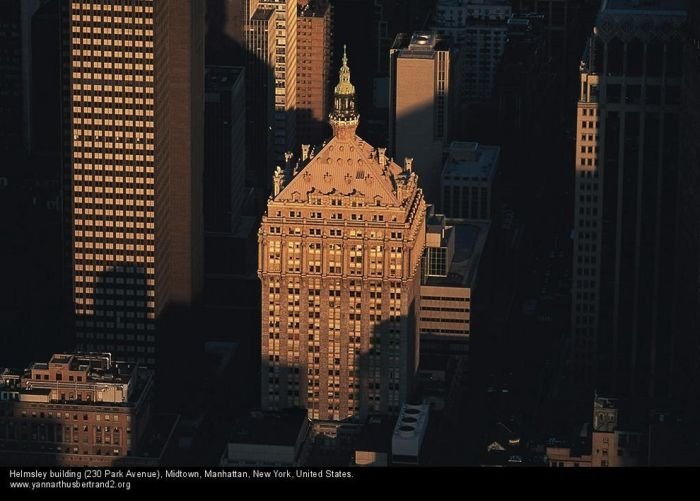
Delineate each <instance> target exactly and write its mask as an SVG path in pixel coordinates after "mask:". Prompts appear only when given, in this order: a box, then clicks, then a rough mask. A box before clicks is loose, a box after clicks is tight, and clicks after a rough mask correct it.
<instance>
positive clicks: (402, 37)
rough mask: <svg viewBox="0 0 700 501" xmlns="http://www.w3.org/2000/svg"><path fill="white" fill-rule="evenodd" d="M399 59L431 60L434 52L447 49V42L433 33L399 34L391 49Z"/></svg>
mask: <svg viewBox="0 0 700 501" xmlns="http://www.w3.org/2000/svg"><path fill="white" fill-rule="evenodd" d="M391 48H392V49H394V50H399V51H400V53H399V56H400V57H407V58H419V59H432V58H433V56H434V54H435V52H436V51H444V50H448V49H449V41H448V40H445V39H444V38H441V37H440V36H439V35H438V34H437V33H435V32H433V31H416V32H414V33H413V34H412V35H410V36H409V35H408V34H406V33H399V34H397V35H396V38H395V39H394V43H393V45H392V47H391Z"/></svg>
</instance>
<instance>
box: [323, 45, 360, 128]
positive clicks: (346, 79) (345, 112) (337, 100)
mask: <svg viewBox="0 0 700 501" xmlns="http://www.w3.org/2000/svg"><path fill="white" fill-rule="evenodd" d="M338 73H339V78H338V85H336V86H335V91H334V98H333V112H331V114H330V115H329V118H330V123H331V127H333V135H334V136H335V137H337V138H338V139H340V140H350V139H352V138H353V137H355V131H356V130H357V125H358V124H359V122H360V115H359V114H358V113H357V110H356V109H355V86H354V85H353V84H352V82H351V81H350V67H349V66H348V54H347V47H346V46H343V65H342V66H341V67H340V71H339V72H338Z"/></svg>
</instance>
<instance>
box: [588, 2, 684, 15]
mask: <svg viewBox="0 0 700 501" xmlns="http://www.w3.org/2000/svg"><path fill="white" fill-rule="evenodd" d="M693 1H697V0H693ZM600 11H601V13H608V12H609V13H611V14H634V15H645V14H654V15H672V16H677V15H679V14H683V13H685V12H686V8H685V0H604V3H603V6H602V7H601V9H600Z"/></svg>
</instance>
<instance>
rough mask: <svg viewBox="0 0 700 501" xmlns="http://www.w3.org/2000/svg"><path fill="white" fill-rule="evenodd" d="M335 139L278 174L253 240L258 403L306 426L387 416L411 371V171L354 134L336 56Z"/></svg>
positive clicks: (420, 213) (419, 219)
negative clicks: (258, 302)
mask: <svg viewBox="0 0 700 501" xmlns="http://www.w3.org/2000/svg"><path fill="white" fill-rule="evenodd" d="M343 61H344V63H343V66H342V68H341V70H340V82H339V84H338V85H337V86H336V88H335V100H334V111H333V112H332V113H331V115H330V122H331V126H332V128H333V131H334V137H333V138H331V139H330V140H329V141H328V142H327V143H326V144H325V146H323V148H321V149H320V151H318V152H315V151H314V150H311V151H309V150H308V149H307V148H303V151H302V157H301V159H300V161H299V162H298V163H297V164H296V165H292V162H291V160H290V161H289V162H288V166H287V167H288V168H287V172H284V171H282V170H281V169H278V171H277V172H276V174H275V176H274V180H273V185H274V187H273V196H272V197H271V198H270V200H269V202H268V207H267V213H266V214H265V216H264V217H263V221H262V225H261V228H260V231H259V266H258V270H259V276H260V280H261V282H262V307H263V311H262V350H261V352H262V377H261V379H262V405H263V408H265V409H270V410H274V409H282V408H286V407H304V408H307V409H308V411H309V416H310V417H311V418H312V419H317V420H333V421H341V420H358V419H359V420H362V419H365V418H366V417H367V416H368V415H369V414H372V413H398V411H399V409H400V406H401V404H402V403H403V402H405V400H406V398H407V396H408V394H409V391H410V389H411V384H412V379H413V375H414V373H415V370H416V367H417V364H418V339H417V328H416V310H417V304H416V302H417V301H418V297H419V288H420V262H421V255H422V252H423V248H424V245H425V202H424V199H423V194H422V190H421V189H420V188H419V187H418V177H417V175H416V174H415V173H414V172H413V171H412V161H411V160H410V159H407V161H406V163H405V165H404V167H400V166H399V165H397V164H396V163H394V162H392V161H391V160H390V159H389V158H388V157H387V155H386V150H385V149H384V148H374V147H372V146H371V145H369V144H367V143H365V142H364V141H363V140H362V139H361V138H359V137H357V136H356V135H355V131H356V128H357V125H358V123H359V115H358V114H357V111H356V109H355V88H354V86H353V85H352V83H351V82H350V70H349V68H348V66H347V58H345V57H344V58H343Z"/></svg>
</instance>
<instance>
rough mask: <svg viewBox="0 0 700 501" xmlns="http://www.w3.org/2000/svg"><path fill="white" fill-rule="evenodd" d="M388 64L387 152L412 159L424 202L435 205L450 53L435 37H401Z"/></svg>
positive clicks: (427, 34)
mask: <svg viewBox="0 0 700 501" xmlns="http://www.w3.org/2000/svg"><path fill="white" fill-rule="evenodd" d="M389 61H390V63H389V92H390V96H389V151H390V152H391V154H392V155H394V156H395V157H396V158H398V159H402V158H404V157H411V158H414V159H415V161H416V172H417V173H418V175H419V176H420V178H421V184H422V186H423V189H424V190H425V196H426V198H427V200H428V203H433V204H435V203H438V201H439V200H440V174H441V173H442V166H443V150H444V149H445V147H446V146H447V141H448V139H449V130H448V123H449V110H450V104H449V99H448V97H449V93H450V49H449V46H448V43H447V42H446V41H444V40H442V39H441V38H439V37H438V36H437V35H436V34H435V33H430V32H416V33H414V34H413V35H411V36H410V37H409V36H408V35H406V34H403V33H401V34H399V35H397V36H396V40H394V45H393V46H392V48H391V49H390V50H389Z"/></svg>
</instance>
